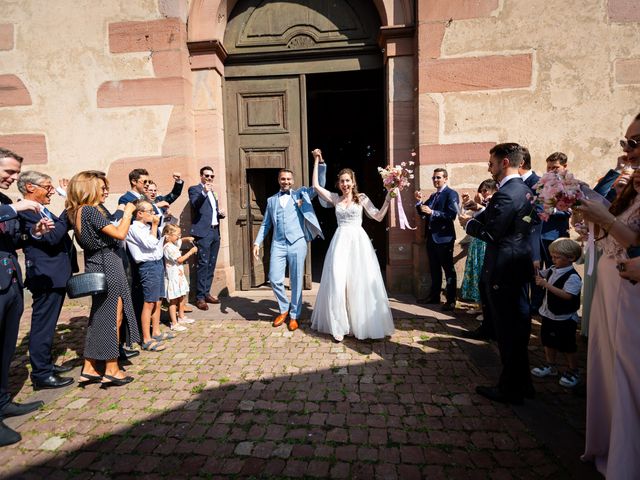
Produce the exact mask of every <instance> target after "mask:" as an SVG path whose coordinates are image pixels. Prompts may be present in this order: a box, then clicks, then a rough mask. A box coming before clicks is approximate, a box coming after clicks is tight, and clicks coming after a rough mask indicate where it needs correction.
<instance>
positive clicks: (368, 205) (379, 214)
mask: <svg viewBox="0 0 640 480" xmlns="http://www.w3.org/2000/svg"><path fill="white" fill-rule="evenodd" d="M390 202H391V190H389V191H388V192H387V196H386V197H385V198H384V203H383V204H382V207H380V210H378V209H377V208H376V206H375V205H374V204H373V202H372V201H371V200H370V199H369V197H367V196H366V195H365V194H364V193H361V194H360V204H361V205H362V208H364V213H366V214H367V216H368V217H369V218H371V219H373V220H375V221H377V222H381V221H382V220H383V219H384V216H385V215H386V214H387V210H389V203H390Z"/></svg>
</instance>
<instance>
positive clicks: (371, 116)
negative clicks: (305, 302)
mask: <svg viewBox="0 0 640 480" xmlns="http://www.w3.org/2000/svg"><path fill="white" fill-rule="evenodd" d="M306 89H307V135H308V141H309V143H308V145H309V148H310V149H313V148H320V149H321V150H322V153H323V156H324V158H325V159H326V160H327V185H326V187H327V189H329V190H331V191H333V192H337V193H338V190H337V188H336V187H335V182H336V176H337V174H338V172H339V171H340V170H341V169H343V168H351V169H352V170H353V171H354V172H355V174H356V181H357V183H358V190H359V191H360V192H363V193H366V194H367V196H369V198H370V199H371V201H372V202H373V203H374V205H375V206H376V207H378V208H379V207H380V206H382V204H383V202H384V198H385V195H386V191H385V189H384V187H383V186H382V181H381V180H380V175H379V173H378V170H377V167H379V166H385V165H386V164H387V160H386V154H385V152H386V145H385V109H384V104H385V103H384V98H385V97H384V72H383V70H382V69H379V70H363V71H355V72H337V73H322V74H315V75H308V76H307V77H306ZM310 168H313V164H311V166H310ZM314 202H315V203H316V205H314V208H315V211H316V214H317V217H318V220H319V221H320V225H321V227H322V231H323V232H324V236H325V240H320V239H319V240H314V241H313V242H312V243H311V251H312V256H311V258H312V274H313V280H314V281H320V278H321V274H322V265H323V263H324V257H325V254H326V252H327V249H328V248H329V243H330V242H331V239H332V238H333V234H334V232H335V230H336V218H335V211H334V209H333V208H330V209H329V208H323V207H322V206H320V204H319V203H318V202H317V200H315V201H314ZM362 226H363V228H364V229H365V231H366V232H367V234H368V235H369V238H371V240H372V242H373V248H374V249H375V250H376V254H377V256H378V261H379V263H380V268H381V269H382V272H383V276H384V270H385V265H386V263H387V227H386V221H382V222H380V223H379V222H376V221H374V220H371V219H369V218H368V217H367V216H366V215H365V216H364V218H363V224H362ZM354 274H357V272H354Z"/></svg>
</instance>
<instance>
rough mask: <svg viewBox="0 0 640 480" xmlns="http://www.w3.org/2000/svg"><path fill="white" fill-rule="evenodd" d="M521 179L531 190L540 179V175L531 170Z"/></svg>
mask: <svg viewBox="0 0 640 480" xmlns="http://www.w3.org/2000/svg"><path fill="white" fill-rule="evenodd" d="M523 181H524V184H525V185H526V186H527V187H529V188H530V189H531V190H533V187H534V185H535V184H536V183H538V182H539V181H540V176H539V175H538V174H537V173H536V172H531V175H529V177H528V178H527V179H526V180H523Z"/></svg>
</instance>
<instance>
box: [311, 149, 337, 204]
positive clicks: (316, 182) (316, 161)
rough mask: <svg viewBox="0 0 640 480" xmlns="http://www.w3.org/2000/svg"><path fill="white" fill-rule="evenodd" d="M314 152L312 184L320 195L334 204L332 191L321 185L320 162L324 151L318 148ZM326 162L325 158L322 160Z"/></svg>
mask: <svg viewBox="0 0 640 480" xmlns="http://www.w3.org/2000/svg"><path fill="white" fill-rule="evenodd" d="M311 153H312V154H313V174H312V175H311V186H312V187H313V189H314V190H315V191H316V193H317V194H318V196H319V197H320V198H322V199H323V200H325V201H326V202H327V203H329V204H330V205H333V199H332V198H331V192H330V191H329V190H327V189H326V188H324V187H322V186H321V185H320V182H319V180H318V164H319V163H320V161H321V160H322V152H321V151H320V149H319V148H316V149H315V150H314V151H312V152H311ZM322 161H323V163H324V160H322Z"/></svg>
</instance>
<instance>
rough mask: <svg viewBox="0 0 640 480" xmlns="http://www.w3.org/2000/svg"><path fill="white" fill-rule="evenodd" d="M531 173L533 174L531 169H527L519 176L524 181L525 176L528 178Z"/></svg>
mask: <svg viewBox="0 0 640 480" xmlns="http://www.w3.org/2000/svg"><path fill="white" fill-rule="evenodd" d="M531 175H533V170H527V173H525V174H524V175H521V176H520V178H521V179H522V181H523V182H524V181H525V180H526V179H527V178H529V177H530V176H531Z"/></svg>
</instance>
